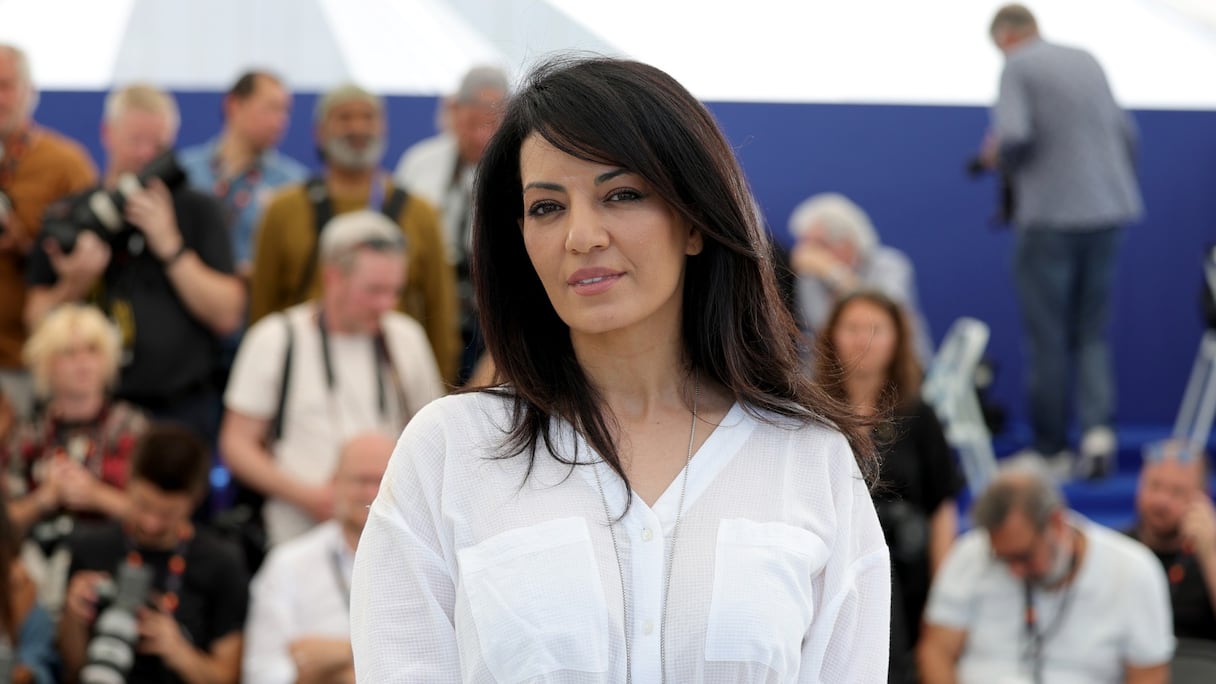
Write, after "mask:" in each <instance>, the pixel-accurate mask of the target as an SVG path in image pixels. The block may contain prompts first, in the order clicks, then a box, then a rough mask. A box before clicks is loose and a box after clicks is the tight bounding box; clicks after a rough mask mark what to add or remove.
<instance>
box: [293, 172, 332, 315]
mask: <svg viewBox="0 0 1216 684" xmlns="http://www.w3.org/2000/svg"><path fill="white" fill-rule="evenodd" d="M304 195H305V196H306V197H307V198H308V203H309V204H311V205H312V217H313V227H314V229H315V230H314V233H315V236H314V240H313V243H312V250H311V251H310V252H309V253H308V261H307V262H306V263H305V264H304V270H303V271H302V272H301V273H300V282H298V283H296V291H295V297H294V298H293V303H296V302H302V301H304V300H306V299H308V291H309V289H311V287H312V281H313V279H314V278H316V274H317V260H318V259H319V258H320V256H321V229H322V228H324V227H325V224H326V223H329V220H330V219H331V218H333V217H334V203H333V201H332V200H331V199H330V198H329V191H328V190H326V189H325V179H324V178H322V177H321V176H313V177H312V178H309V179H308V181H307V182H305V183H304Z"/></svg>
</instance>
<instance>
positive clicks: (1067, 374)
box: [977, 4, 1143, 477]
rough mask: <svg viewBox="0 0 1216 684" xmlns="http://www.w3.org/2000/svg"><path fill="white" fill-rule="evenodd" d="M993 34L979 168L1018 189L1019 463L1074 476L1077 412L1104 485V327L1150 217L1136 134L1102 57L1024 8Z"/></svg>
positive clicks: (1081, 462) (1010, 12) (999, 18)
mask: <svg viewBox="0 0 1216 684" xmlns="http://www.w3.org/2000/svg"><path fill="white" fill-rule="evenodd" d="M989 36H990V37H991V38H992V42H993V44H995V45H996V47H997V49H998V50H1000V52H1001V53H1002V55H1003V56H1004V59H1005V65H1004V68H1003V69H1002V72H1001V79H1000V87H999V94H998V96H997V101H996V103H995V105H994V106H993V109H992V127H991V130H990V131H989V133H988V135H987V137H986V138H985V140H984V142H983V144H982V149H981V152H980V156H979V159H978V160H977V161H978V164H979V165H980V166H984V167H987V168H996V169H1000V170H1001V171H1002V172H1003V173H1004V174H1005V176H1006V177H1007V178H1008V182H1009V183H1010V185H1011V187H1012V190H1013V194H1012V196H1013V207H1012V209H1013V213H1012V217H1011V218H1012V222H1013V225H1014V245H1013V278H1014V287H1015V290H1016V292H1017V296H1018V300H1019V303H1020V304H1021V314H1022V333H1023V342H1022V345H1023V348H1024V351H1025V354H1026V359H1027V373H1026V390H1027V395H1028V397H1029V400H1030V427H1031V432H1032V433H1033V441H1032V443H1031V444H1030V445H1029V448H1028V449H1026V450H1024V451H1023V452H1022V453H1021V454H1020V455H1021V456H1029V457H1032V458H1044V459H1047V460H1049V461H1051V462H1053V463H1054V465H1055V467H1056V469H1057V471H1059V473H1058V474H1060V475H1064V474H1065V471H1069V470H1073V466H1074V464H1073V460H1074V459H1073V453H1072V451H1071V450H1070V448H1069V446H1070V444H1069V417H1070V414H1073V413H1075V417H1076V419H1077V422H1078V423H1080V425H1079V426H1078V427H1079V428H1080V433H1081V440H1080V443H1079V444H1077V447H1078V451H1079V452H1080V453H1079V458H1078V459H1077V462H1076V464H1075V466H1076V467H1075V470H1076V472H1077V474H1078V475H1081V476H1084V477H1098V476H1101V475H1103V474H1105V473H1107V472H1108V471H1109V470H1110V469H1111V468H1113V466H1114V457H1115V454H1116V452H1117V451H1118V443H1117V439H1116V435H1115V433H1114V429H1113V427H1112V426H1113V420H1114V416H1115V396H1116V392H1115V389H1116V388H1115V377H1114V373H1113V370H1112V366H1111V359H1110V344H1109V339H1108V337H1109V332H1108V330H1107V328H1108V324H1109V321H1110V310H1111V302H1112V295H1113V290H1114V284H1115V268H1116V264H1117V261H1118V256H1119V251H1120V245H1121V244H1122V242H1123V239H1124V238H1123V235H1124V230H1125V228H1124V227H1125V226H1126V225H1127V224H1129V223H1132V222H1135V221H1137V220H1139V219H1140V218H1141V216H1142V214H1143V202H1142V199H1141V196H1140V188H1139V186H1138V183H1137V180H1136V169H1135V157H1136V145H1137V143H1136V127H1135V123H1134V121H1133V120H1132V117H1131V116H1130V115H1129V114H1128V113H1127V112H1126V111H1124V110H1123V109H1122V108H1121V107H1120V106H1119V104H1118V102H1116V100H1115V98H1114V95H1113V94H1112V93H1111V89H1110V85H1109V83H1108V80H1107V77H1106V74H1105V72H1104V71H1103V69H1102V67H1101V66H1100V65H1099V64H1098V62H1097V60H1096V59H1094V57H1093V56H1092V55H1091V54H1089V53H1088V52H1085V51H1083V50H1080V49H1077V48H1072V47H1067V46H1063V45H1059V44H1057V43H1054V42H1050V41H1048V40H1045V39H1044V38H1043V37H1042V36H1041V35H1040V34H1039V26H1038V22H1037V20H1036V19H1035V17H1034V15H1033V14H1032V13H1031V12H1030V10H1029V9H1027V8H1026V7H1024V6H1022V5H1017V4H1014V5H1006V6H1004V7H1002V8H1001V9H1000V10H999V11H997V13H996V16H994V17H993V19H992V23H991V25H990V26H989ZM1074 379H1075V383H1074ZM1074 384H1075V388H1074V387H1073V385H1074ZM1070 390H1072V391H1070ZM1074 393H1075V394H1074ZM1074 397H1075V401H1073V399H1074ZM1073 406H1075V412H1074V411H1071V410H1070V409H1071V408H1072V407H1073Z"/></svg>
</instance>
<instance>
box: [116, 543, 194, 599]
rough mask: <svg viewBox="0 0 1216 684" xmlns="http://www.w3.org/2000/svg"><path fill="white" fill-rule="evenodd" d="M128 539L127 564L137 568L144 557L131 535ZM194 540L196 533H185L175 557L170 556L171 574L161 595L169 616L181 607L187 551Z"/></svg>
mask: <svg viewBox="0 0 1216 684" xmlns="http://www.w3.org/2000/svg"><path fill="white" fill-rule="evenodd" d="M126 537H127V562H128V563H130V564H131V565H134V566H135V567H139V566H141V565H143V564H144V558H143V555H142V554H141V553H140V552H139V551H138V550H137V549H136V548H135V540H134V539H132V538H131V535H130V534H127V535H126ZM193 538H194V533H193V532H190V533H184V534H181V535H179V536H178V539H177V546H176V547H174V549H173V555H172V556H169V574H168V575H167V576H166V577H165V591H164V593H163V594H162V595H161V600H160V608H161V610H163V611H165V612H166V613H168V614H169V615H173V614H174V613H176V612H177V607H178V606H180V605H181V592H182V583H183V578H184V577H185V575H186V549H187V548H188V547H189V546H190V540H191V539H193Z"/></svg>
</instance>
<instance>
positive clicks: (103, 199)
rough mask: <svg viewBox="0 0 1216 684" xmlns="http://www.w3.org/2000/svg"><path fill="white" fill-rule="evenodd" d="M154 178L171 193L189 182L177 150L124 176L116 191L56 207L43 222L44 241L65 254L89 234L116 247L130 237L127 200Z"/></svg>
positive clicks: (94, 193) (92, 194) (97, 192)
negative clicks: (50, 242)
mask: <svg viewBox="0 0 1216 684" xmlns="http://www.w3.org/2000/svg"><path fill="white" fill-rule="evenodd" d="M154 178H155V179H159V180H160V181H161V182H162V183H164V184H165V185H166V186H167V187H168V188H169V189H170V190H175V189H177V188H178V187H180V186H181V185H182V184H183V183H184V182H185V181H186V172H185V171H183V170H182V167H181V165H180V164H178V162H177V157H176V156H175V155H174V153H173V150H165V151H164V152H162V153H160V154H158V155H157V156H156V157H155V158H154V159H152V161H150V162H148V164H147V165H146V166H144V168H143V169H141V170H140V172H139V173H137V174H135V173H128V174H123V175H122V176H120V177H119V179H118V184H117V186H116V187H115V188H114V189H113V190H94V191H92V192H89V193H86V194H83V195H77V196H75V197H73V198H71V199H69V200H66V201H64V202H59V203H56V204H54V205H52V206H51V208H50V209H48V210H47V213H46V216H45V217H44V218H43V221H42V234H43V237H49V238H51V239H53V240H55V242H57V243H59V248H60V249H61V250H63V251H64V252H71V251H72V249H74V248H75V247H76V239H77V238H78V237H80V234H81V233H82V232H83V231H86V230H88V231H92V232H93V233H96V234H97V235H98V236H100V237H101V239H102V240H103V241H105V242H107V243H110V244H115V243H116V242H117V241H118V239H119V238H120V237H121V236H123V235H124V234H126V233H127V229H126V221H125V219H124V218H123V212H124V211H125V210H126V207H127V200H128V199H130V198H131V196H133V195H134V194H135V193H137V192H139V191H140V190H142V189H144V188H146V187H148V183H150V182H151V181H152V179H154Z"/></svg>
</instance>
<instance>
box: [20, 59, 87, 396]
mask: <svg viewBox="0 0 1216 684" xmlns="http://www.w3.org/2000/svg"><path fill="white" fill-rule="evenodd" d="M37 100H38V96H37V92H36V91H35V90H34V84H33V82H32V81H31V80H30V64H29V60H28V59H27V58H26V56H25V53H24V52H22V51H21V50H19V49H18V48H16V47H14V46H12V45H6V44H2V43H0V393H2V394H5V395H7V396H8V397H9V398H10V399H11V400H12V404H13V408H14V409H15V411H16V413H17V415H18V417H19V418H30V413H31V411H32V409H33V404H34V395H33V388H32V385H31V383H30V378H29V374H28V373H27V372H26V371H25V369H24V368H23V367H22V363H21V348H22V346H23V345H24V344H25V323H24V321H23V320H22V312H23V310H24V308H25V276H24V271H25V266H26V256H27V255H28V254H29V252H30V248H31V247H32V246H33V244H34V236H35V235H37V233H38V228H39V224H40V223H41V222H42V212H43V211H44V210H45V209H46V207H47V205H49V204H50V203H51V202H54V201H55V200H57V199H59V198H60V197H63V196H64V195H68V194H71V193H74V192H79V191H80V190H83V189H84V188H87V187H89V186H90V185H92V184H93V183H94V182H95V180H96V178H97V170H96V169H95V168H93V162H92V160H90V159H89V155H88V153H87V152H85V150H84V148H83V147H81V146H80V145H79V144H77V143H76V142H75V141H72V140H69V139H67V138H65V137H63V136H62V135H59V134H58V133H55V132H53V131H50V130H47V129H45V128H43V127H41V126H38V125H36V124H35V123H34V121H33V119H32V115H33V112H34V107H35V105H36V103H37Z"/></svg>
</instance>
